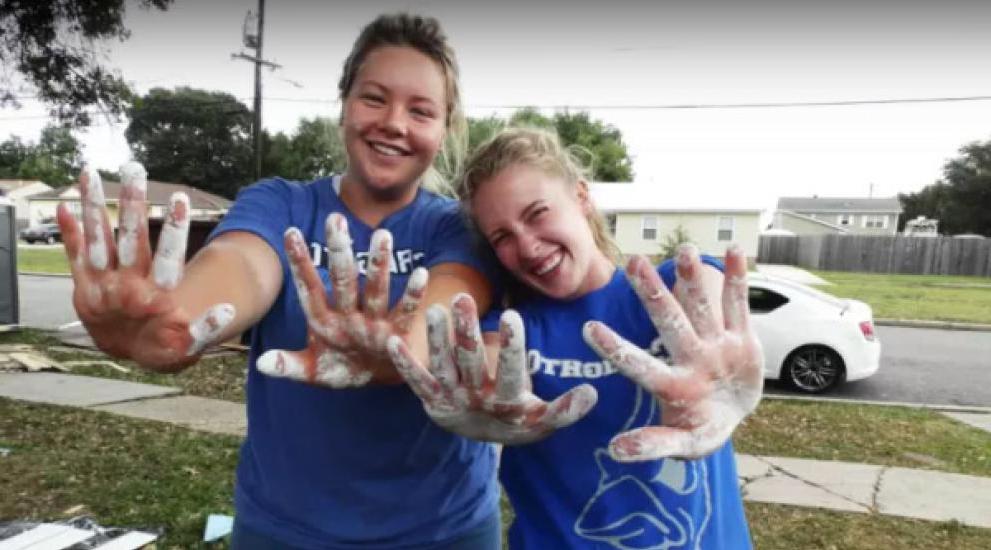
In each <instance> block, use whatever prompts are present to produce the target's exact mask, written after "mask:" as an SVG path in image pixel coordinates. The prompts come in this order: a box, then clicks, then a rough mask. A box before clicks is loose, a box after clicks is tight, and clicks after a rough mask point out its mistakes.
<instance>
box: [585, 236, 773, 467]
mask: <svg viewBox="0 0 991 550" xmlns="http://www.w3.org/2000/svg"><path fill="white" fill-rule="evenodd" d="M725 263H726V271H725V274H724V278H723V288H722V307H721V308H720V309H717V308H716V307H715V304H713V303H711V302H710V299H709V293H707V292H706V288H705V284H704V277H703V269H704V268H703V265H702V263H701V262H700V261H699V257H698V252H697V250H696V249H695V248H694V247H692V246H682V247H681V249H680V250H679V253H678V258H677V273H678V283H677V285H675V295H676V296H677V297H675V295H672V294H671V293H670V292H669V291H668V289H667V287H666V286H665V285H664V282H663V281H661V279H660V277H659V276H658V274H657V271H656V270H655V269H654V267H653V266H651V265H650V263H649V262H648V261H647V260H646V259H645V258H643V257H641V256H636V257H634V258H633V259H631V260H630V263H629V265H628V267H627V276H628V277H629V278H630V281H631V282H632V284H633V288H634V289H635V290H636V293H637V295H638V296H639V297H640V300H641V302H643V304H644V306H645V307H646V308H647V311H648V313H649V314H650V318H651V320H652V321H653V323H654V325H655V326H656V327H657V330H658V332H659V333H660V335H661V338H662V341H663V342H664V346H665V347H666V348H667V350H668V351H669V353H670V363H667V362H665V361H663V360H661V359H658V358H656V357H653V356H651V355H650V354H649V353H647V352H646V351H645V350H642V349H640V348H637V347H636V346H634V345H632V344H630V343H629V342H627V341H626V340H624V339H623V338H621V337H619V336H618V335H617V334H616V333H614V332H613V331H612V330H610V329H609V328H608V327H606V326H605V325H603V324H602V323H599V322H597V321H589V322H588V323H586V325H585V328H584V337H585V341H586V342H588V344H589V345H590V346H592V348H593V349H595V351H596V352H597V353H598V354H599V355H600V356H602V358H603V359H605V360H607V361H609V362H610V363H612V364H613V366H615V367H616V368H617V369H618V370H619V371H620V372H622V373H623V374H625V375H626V376H628V377H630V378H631V379H633V380H634V381H635V382H636V383H637V384H639V385H640V386H642V387H644V388H645V389H646V390H648V391H649V392H651V393H652V394H654V396H655V397H656V398H657V399H658V400H659V401H660V402H661V425H660V426H647V427H642V428H638V429H635V430H631V431H628V432H624V433H621V434H619V435H617V436H616V437H614V438H613V439H612V441H611V442H610V444H609V452H610V454H611V455H612V456H613V458H614V459H616V460H619V461H627V462H632V461H640V460H651V459H656V458H662V457H669V456H671V457H679V458H700V457H702V456H705V455H708V454H710V453H713V452H715V451H716V450H718V449H719V448H720V447H722V445H723V444H724V443H726V441H727V440H728V439H729V438H730V436H732V434H733V431H734V430H735V429H736V427H737V425H739V424H740V422H741V421H742V420H743V418H744V417H746V416H747V415H748V414H749V413H750V412H751V411H753V410H754V409H755V408H756V407H757V404H758V403H759V402H760V398H761V392H762V388H763V384H764V378H763V376H764V375H763V366H764V356H763V352H762V350H761V346H760V342H759V341H758V339H757V336H756V334H755V332H754V330H753V328H752V327H751V325H750V309H749V305H748V297H747V278H746V277H747V273H746V266H747V264H746V257H745V256H744V254H743V252H742V250H741V249H740V248H738V247H735V246H734V247H730V249H729V250H727V252H726V262H725Z"/></svg>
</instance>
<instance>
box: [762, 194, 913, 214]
mask: <svg viewBox="0 0 991 550" xmlns="http://www.w3.org/2000/svg"><path fill="white" fill-rule="evenodd" d="M778 210H791V211H794V212H884V213H893V214H901V212H902V204H901V201H899V200H898V197H882V198H876V199H865V198H859V197H781V198H779V199H778Z"/></svg>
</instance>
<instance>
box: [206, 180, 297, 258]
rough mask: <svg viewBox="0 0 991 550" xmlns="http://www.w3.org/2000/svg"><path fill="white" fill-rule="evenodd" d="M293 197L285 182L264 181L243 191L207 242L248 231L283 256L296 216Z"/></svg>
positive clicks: (289, 185) (289, 186)
mask: <svg viewBox="0 0 991 550" xmlns="http://www.w3.org/2000/svg"><path fill="white" fill-rule="evenodd" d="M292 193H293V190H292V184H290V183H288V182H286V181H284V180H281V179H268V180H262V181H259V182H258V183H254V184H252V185H249V186H248V187H245V188H243V189H241V190H240V191H239V192H238V194H237V198H236V199H235V200H234V204H233V206H231V209H230V211H229V212H227V215H225V216H224V218H223V219H222V220H221V221H220V223H219V224H218V225H217V227H216V228H215V229H214V230H213V231H212V232H211V233H210V236H209V237H207V242H209V241H211V240H213V239H215V238H216V237H219V236H220V235H223V234H224V233H228V232H231V231H247V232H249V233H254V234H255V235H258V236H259V237H261V238H262V240H264V241H265V242H267V243H268V244H269V246H271V247H272V249H273V250H275V251H276V252H277V253H278V254H279V255H280V256H282V255H283V244H282V240H283V234H284V233H285V230H286V228H287V227H289V225H290V220H291V215H292V212H291V210H292V207H291V205H292Z"/></svg>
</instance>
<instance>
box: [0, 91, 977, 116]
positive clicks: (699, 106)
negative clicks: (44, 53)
mask: <svg viewBox="0 0 991 550" xmlns="http://www.w3.org/2000/svg"><path fill="white" fill-rule="evenodd" d="M235 99H236V100H238V101H247V100H249V99H251V98H245V97H235ZM264 99H265V101H281V102H287V103H321V104H336V103H338V102H339V101H338V100H337V99H317V98H293V97H266V98H264ZM156 101H159V102H167V101H173V102H176V103H186V104H187V105H188V104H189V103H192V102H196V103H199V105H198V106H200V107H209V106H210V105H219V104H223V103H226V102H227V101H226V100H214V99H203V100H198V99H192V100H190V99H180V98H158V99H157V100H156ZM972 101H991V95H979V96H958V97H921V98H885V99H854V100H837V101H779V102H754V103H682V104H678V103H672V104H656V105H649V104H641V105H615V104H612V105H608V104H534V103H531V104H522V103H521V104H506V105H498V104H468V105H467V106H466V107H468V108H471V109H515V110H519V109H525V108H532V109H548V110H557V111H561V110H579V111H584V110H591V109H596V110H613V111H621V110H630V111H644V110H655V111H658V110H688V109H695V110H704V109H768V108H772V109H773V108H802V107H846V106H860V105H895V104H912V103H961V102H972ZM90 114H101V115H109V114H111V113H109V112H107V111H91V112H90ZM49 117H50V115H26V116H12V117H0V120H30V119H43V118H49Z"/></svg>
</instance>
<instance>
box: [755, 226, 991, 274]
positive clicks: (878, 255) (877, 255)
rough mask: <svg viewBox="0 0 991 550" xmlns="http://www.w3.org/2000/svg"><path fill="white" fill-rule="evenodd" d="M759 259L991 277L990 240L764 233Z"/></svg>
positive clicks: (872, 270) (827, 266) (837, 267)
mask: <svg viewBox="0 0 991 550" xmlns="http://www.w3.org/2000/svg"><path fill="white" fill-rule="evenodd" d="M757 261H758V262H759V263H767V264H789V265H797V266H801V267H806V268H809V269H824V270H829V271H866V272H870V273H912V274H919V275H976V276H983V277H991V239H987V238H954V237H906V236H904V235H892V236H874V235H795V236H790V235H789V236H786V235H762V236H761V237H760V240H759V243H758V252H757Z"/></svg>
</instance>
